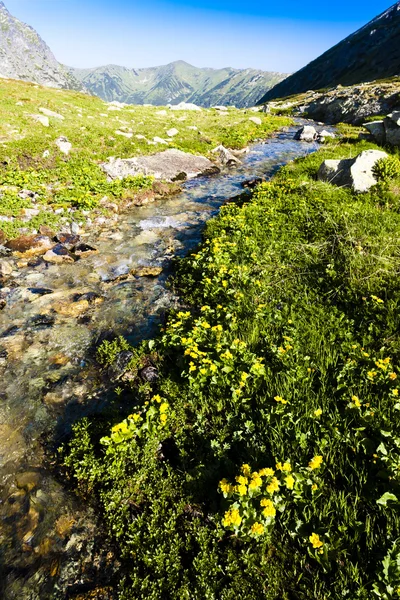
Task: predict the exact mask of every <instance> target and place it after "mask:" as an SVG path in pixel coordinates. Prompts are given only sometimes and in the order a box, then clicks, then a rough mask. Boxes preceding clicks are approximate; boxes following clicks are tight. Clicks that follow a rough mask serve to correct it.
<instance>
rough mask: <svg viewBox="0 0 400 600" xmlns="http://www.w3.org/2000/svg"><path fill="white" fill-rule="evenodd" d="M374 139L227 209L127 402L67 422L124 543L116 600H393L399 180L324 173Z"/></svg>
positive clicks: (143, 359)
mask: <svg viewBox="0 0 400 600" xmlns="http://www.w3.org/2000/svg"><path fill="white" fill-rule="evenodd" d="M371 147H374V146H373V145H372V144H368V143H366V142H355V141H354V140H350V141H349V142H348V143H342V144H339V143H337V142H334V143H332V144H331V145H329V146H327V147H326V148H324V149H323V150H321V151H320V152H318V153H316V154H314V155H311V156H309V157H307V158H305V159H301V160H298V161H296V162H294V163H292V164H289V165H288V166H286V167H284V168H283V169H281V171H280V172H279V173H278V175H277V176H276V177H275V179H274V180H273V181H272V182H271V183H265V184H262V185H261V186H260V187H259V188H257V190H256V191H255V192H254V195H253V198H252V200H251V201H250V202H249V203H247V204H245V205H244V206H243V207H238V206H235V205H233V204H231V205H229V206H226V207H224V208H222V209H221V212H220V215H219V216H218V217H217V218H215V219H213V220H212V221H210V222H209V223H208V225H207V228H206V231H205V236H204V243H203V245H202V246H201V247H200V248H199V249H198V251H196V252H195V253H193V254H192V255H190V256H189V257H187V258H186V259H184V260H181V261H179V262H178V263H177V268H176V276H175V280H174V287H175V290H176V291H177V292H179V293H180V294H181V297H182V301H183V302H185V309H184V310H181V311H179V312H176V313H174V314H171V315H170V316H169V318H168V321H167V323H166V325H165V327H164V329H163V331H162V332H161V334H160V336H159V337H158V338H157V339H156V340H154V341H152V342H150V343H147V342H146V343H144V344H143V346H142V348H141V349H140V350H135V360H134V366H133V367H132V368H133V371H132V373H133V376H134V381H133V382H131V383H130V384H125V386H122V387H120V388H118V390H117V392H118V395H117V404H118V406H120V405H121V404H122V403H121V397H120V395H121V394H122V395H123V403H124V406H125V407H126V411H124V413H122V414H121V412H120V411H118V410H117V409H116V412H115V413H110V414H109V415H108V416H103V417H102V418H101V419H97V420H87V419H86V420H84V421H82V422H80V423H78V424H77V425H76V427H75V437H74V438H73V440H72V441H71V444H70V446H69V449H68V451H67V454H66V459H65V461H66V465H67V466H68V467H69V469H70V475H71V477H73V478H74V480H75V483H76V485H77V487H78V489H79V490H80V492H81V493H82V494H84V495H85V496H92V497H94V498H96V499H97V501H98V502H99V504H100V506H101V507H102V511H103V515H104V518H105V521H106V523H107V524H108V526H109V529H110V531H111V532H112V534H113V535H114V536H115V538H116V540H117V542H118V544H119V548H120V551H121V557H122V560H123V563H124V565H125V568H126V573H127V574H126V577H125V579H123V580H122V581H121V585H120V598H123V599H129V600H132V599H135V600H136V599H142V598H143V599H144V598H146V599H154V600H156V599H159V598H166V599H167V598H168V599H169V598H170V599H182V598H187V599H191V598H205V599H215V600H216V599H223V600H227V599H233V598H240V599H243V600H244V599H246V600H253V599H254V600H256V599H267V600H289V599H290V600H295V599H296V600H297V599H318V600H336V599H337V598H339V597H340V598H348V599H349V600H355V599H365V600H367V599H368V600H370V599H371V598H375V597H376V598H382V599H389V598H397V597H398V596H399V593H398V590H400V588H399V586H400V568H399V561H400V548H398V539H399V538H400V517H399V510H398V508H399V498H400V485H399V484H400V480H399V469H400V424H399V423H400V421H399V418H398V414H399V413H398V411H399V410H400V403H399V394H400V392H399V387H398V381H399V380H398V377H399V373H400V371H399V365H400V336H399V331H400V298H399V267H398V257H399V255H400V242H399V240H400V212H399V209H400V204H399V194H398V190H399V187H400V178H399V177H398V174H397V179H396V178H395V179H391V180H390V181H386V182H382V183H381V184H380V185H379V186H376V187H375V188H373V190H372V191H371V192H370V193H368V194H363V195H355V194H354V193H352V192H351V191H350V190H346V189H338V188H336V187H333V186H331V185H330V184H326V183H321V182H318V181H317V180H316V173H317V170H318V167H319V165H320V164H321V161H322V160H323V159H324V158H338V157H340V158H345V157H350V156H354V155H356V154H357V153H359V152H360V151H362V150H365V149H368V148H371ZM120 343H121V342H116V343H115V344H114V345H113V346H112V348H111V346H110V347H109V346H107V347H106V348H104V349H102V350H101V356H102V364H103V366H106V365H107V364H109V363H112V362H113V360H114V359H115V356H116V355H117V354H118V351H119V346H118V344H120ZM121 349H126V346H125V344H123V345H122V346H121ZM111 350H112V351H111ZM149 361H151V362H153V363H155V364H157V367H158V369H159V372H160V378H159V380H158V382H157V384H155V385H154V386H150V384H143V383H141V382H140V378H138V377H137V373H138V371H139V370H140V366H141V365H142V366H144V365H146V364H148V363H149ZM279 463H280V464H279ZM265 469H267V470H266V471H265ZM268 469H273V471H274V472H275V473H274V475H272V472H270V471H268ZM239 476H240V477H246V478H247V479H239V480H238V479H237V478H238V477H239ZM274 477H275V478H276V479H274ZM235 478H236V480H235ZM240 485H241V487H240ZM263 498H264V499H265V500H266V501H268V502H264V503H263V505H262V504H261V500H262V499H263ZM264 510H265V512H263V511H264Z"/></svg>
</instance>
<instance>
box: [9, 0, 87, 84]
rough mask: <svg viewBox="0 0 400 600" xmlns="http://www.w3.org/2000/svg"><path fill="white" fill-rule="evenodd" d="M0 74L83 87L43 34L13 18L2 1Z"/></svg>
mask: <svg viewBox="0 0 400 600" xmlns="http://www.w3.org/2000/svg"><path fill="white" fill-rule="evenodd" d="M0 77H7V78H9V79H21V80H23V81H32V82H34V83H39V84H41V85H45V86H47V87H56V88H66V89H77V90H82V89H83V86H82V84H81V83H80V82H78V81H77V79H75V77H74V76H73V75H71V73H70V72H69V71H68V69H67V68H66V67H64V66H62V65H60V63H58V62H57V60H56V59H55V57H54V55H53V53H52V52H51V50H50V48H49V47H48V46H47V44H46V43H45V42H44V41H43V40H42V38H41V37H40V35H39V34H38V33H37V32H36V31H35V30H34V29H33V28H32V27H30V26H29V25H26V24H25V23H22V22H21V21H19V20H18V19H16V18H15V17H13V16H12V15H11V14H10V13H9V12H8V10H7V8H6V7H5V5H4V3H3V2H1V1H0Z"/></svg>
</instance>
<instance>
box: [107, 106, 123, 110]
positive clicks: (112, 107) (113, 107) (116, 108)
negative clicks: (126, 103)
mask: <svg viewBox="0 0 400 600" xmlns="http://www.w3.org/2000/svg"><path fill="white" fill-rule="evenodd" d="M107 110H114V111H116V110H121V109H120V107H119V106H109V107H108V108H107Z"/></svg>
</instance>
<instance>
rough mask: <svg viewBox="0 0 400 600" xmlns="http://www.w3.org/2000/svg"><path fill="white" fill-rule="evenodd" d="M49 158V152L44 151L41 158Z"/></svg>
mask: <svg viewBox="0 0 400 600" xmlns="http://www.w3.org/2000/svg"><path fill="white" fill-rule="evenodd" d="M49 156H50V150H45V151H44V152H43V154H42V158H48V157H49Z"/></svg>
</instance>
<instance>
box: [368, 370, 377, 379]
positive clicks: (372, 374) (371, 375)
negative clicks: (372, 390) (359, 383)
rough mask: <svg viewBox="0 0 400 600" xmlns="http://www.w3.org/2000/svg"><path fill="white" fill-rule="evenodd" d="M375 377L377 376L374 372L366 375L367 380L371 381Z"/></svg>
mask: <svg viewBox="0 0 400 600" xmlns="http://www.w3.org/2000/svg"><path fill="white" fill-rule="evenodd" d="M376 376H377V372H376V371H368V373H367V377H368V379H373V378H374V377H376Z"/></svg>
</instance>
